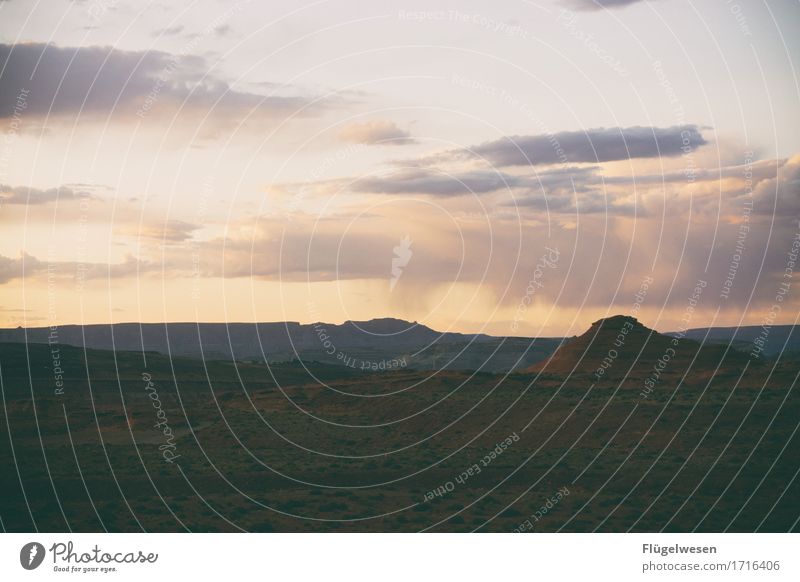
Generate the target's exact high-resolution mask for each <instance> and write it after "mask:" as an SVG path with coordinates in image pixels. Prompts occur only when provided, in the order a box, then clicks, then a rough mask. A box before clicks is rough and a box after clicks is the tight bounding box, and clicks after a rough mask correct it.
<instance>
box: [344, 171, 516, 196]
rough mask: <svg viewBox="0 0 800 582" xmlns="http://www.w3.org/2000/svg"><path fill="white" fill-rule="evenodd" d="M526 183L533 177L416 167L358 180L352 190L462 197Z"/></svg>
mask: <svg viewBox="0 0 800 582" xmlns="http://www.w3.org/2000/svg"><path fill="white" fill-rule="evenodd" d="M523 184H530V180H528V179H524V178H520V177H518V176H513V175H510V174H503V173H501V172H492V171H486V170H476V171H472V172H461V173H457V174H447V173H445V172H441V171H438V170H432V169H424V168H423V169H416V168H414V169H408V170H401V171H399V172H393V173H391V174H387V175H385V176H379V177H369V178H364V179H361V180H357V181H355V182H354V183H353V184H352V186H351V189H352V190H353V191H356V192H366V193H374V194H423V195H431V196H461V195H464V194H485V193H487V192H495V191H497V190H501V189H505V188H513V187H516V186H519V185H523Z"/></svg>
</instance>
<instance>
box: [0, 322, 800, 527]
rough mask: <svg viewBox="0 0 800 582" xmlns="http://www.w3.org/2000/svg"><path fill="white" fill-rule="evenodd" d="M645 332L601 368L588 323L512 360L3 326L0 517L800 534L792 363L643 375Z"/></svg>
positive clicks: (49, 522) (11, 522) (64, 521)
mask: <svg viewBox="0 0 800 582" xmlns="http://www.w3.org/2000/svg"><path fill="white" fill-rule="evenodd" d="M619 323H624V322H622V321H619V320H615V321H612V322H611V324H610V325H611V327H610V328H609V330H612V329H614V328H616V327H617V325H618V324H619ZM604 327H605V324H602V325H600V329H599V330H595V331H597V336H598V337H604V336H605V334H606V331H603V328H604ZM649 334H650V332H649V331H643V330H641V329H638V328H637V330H635V331H634V332H633V333H632V334H631V335H630V337H629V339H628V340H626V341H627V342H630V343H631V344H633V343H634V342H639V341H640V340H642V339H643V338H644V336H645V335H649ZM581 337H583V336H581ZM656 341H657V343H654V344H653V349H649V348H645V349H644V350H641V346H638V348H639V349H637V350H636V351H637V352H638V351H642V355H641V356H639V358H638V360H637V361H641V363H642V366H643V367H642V370H643V374H644V375H640V376H637V377H634V376H632V375H628V376H627V377H626V376H625V375H624V373H623V375H622V378H624V379H621V377H620V376H619V375H617V376H615V375H614V374H616V373H617V372H616V367H617V366H619V368H620V369H623V368H625V367H627V366H629V365H630V364H631V362H632V360H631V359H630V358H631V357H633V356H630V355H629V354H628V352H627V351H625V352H624V353H620V355H619V356H618V360H617V361H616V362H615V365H614V367H613V369H611V370H610V371H609V373H608V374H607V375H603V376H601V377H600V378H599V379H597V380H590V379H589V378H588V377H587V375H591V373H592V372H591V369H592V368H591V366H593V365H594V364H595V363H596V362H590V364H591V365H590V366H587V367H585V368H581V366H583V364H578V362H577V361H575V362H572V364H571V365H570V362H569V361H567V358H568V357H578V358H580V356H581V353H583V352H585V351H586V350H585V349H581V348H582V347H585V342H584V343H580V342H578V343H574V342H573V343H571V345H570V346H565V348H564V350H563V351H562V350H559V355H558V357H556V358H554V359H553V364H554V368H553V369H556V368H557V369H558V370H567V372H559V373H514V374H493V373H486V372H479V373H475V372H464V371H444V372H443V371H437V372H430V371H419V370H411V369H394V370H387V371H384V372H382V373H370V372H368V371H362V370H358V369H352V368H349V367H347V366H342V365H328V364H323V363H319V362H311V363H305V365H304V364H301V363H299V362H285V363H280V364H266V363H251V362H236V361H222V360H220V361H213V360H199V359H196V358H194V359H192V358H183V357H169V356H165V355H162V354H158V353H154V352H150V353H142V352H140V351H135V352H124V351H116V352H114V351H107V350H84V349H82V348H75V347H71V346H64V345H60V346H56V347H55V349H56V351H54V348H53V346H48V345H45V344H38V345H37V344H28V345H25V344H0V396H2V398H1V399H0V402H2V407H3V413H2V414H0V463H2V466H3V467H4V471H2V472H0V491H2V493H3V494H2V496H0V518H2V526H3V528H4V530H6V531H17V532H19V531H34V530H38V531H52V532H67V531H104V530H108V531H132V532H135V531H164V532H183V531H240V530H246V531H376V532H382V531H392V532H394V531H421V530H425V531H474V530H477V531H496V532H511V531H575V532H589V531H609V532H622V531H642V532H654V531H662V530H664V531H673V532H675V531H678V532H687V531H694V530H696V531H715V532H717V531H726V530H727V531H745V532H746V531H790V530H793V531H797V529H798V518H800V505H798V503H797V499H798V498H800V480H798V479H797V475H798V472H799V471H800V459H798V456H797V454H796V451H797V449H798V446H800V436H798V435H800V431H797V423H798V418H800V398H799V397H798V391H797V386H796V384H797V378H798V373H800V366H798V363H797V362H796V361H794V360H790V359H785V358H781V359H779V360H773V361H770V362H767V363H765V364H763V365H759V366H755V365H752V364H750V365H748V364H746V363H745V364H746V365H744V366H741V367H740V366H739V364H740V363H741V362H734V364H735V365H733V364H732V365H731V367H730V368H729V369H728V371H727V372H726V373H725V374H719V373H716V372H717V370H718V369H717V366H716V365H714V362H713V359H712V360H708V359H707V358H699V359H694V360H690V364H689V365H688V367H687V369H686V370H684V372H685V373H684V374H682V375H675V374H669V373H664V374H662V375H661V376H660V377H659V378H658V379H657V380H656V381H655V383H654V387H653V389H652V390H651V391H650V392H648V393H643V390H642V389H641V388H642V386H643V385H644V382H645V381H646V380H647V379H648V376H647V374H646V371H647V370H648V369H649V368H648V366H649V365H652V364H653V363H654V362H657V361H658V359H657V358H658V356H659V354H660V349H661V348H662V347H664V346H665V345H666V344H664V343H663V339H662V338H656ZM595 347H596V348H602V349H600V351H599V353H603V350H606V349H607V346H606V345H605V344H604V345H603V346H599V345H598V346H595ZM595 347H592V348H590V349H589V350H588V351H589V355H590V356H592V357H595V356H594V355H593V354H594V350H595ZM631 347H637V346H633V345H631ZM656 348H657V349H656ZM679 349H680V348H679ZM654 358H655V359H654ZM681 358H682V356H676V361H684V360H681ZM556 363H557V364H558V366H555V364H556ZM709 365H711V368H709ZM576 367H577V368H578V369H584V370H585V373H583V374H574V373H570V370H572V369H573V368H576ZM634 368H635V366H634ZM621 385H624V386H625V387H636V388H638V389H636V390H628V389H623V390H617V388H619V387H620V386H621Z"/></svg>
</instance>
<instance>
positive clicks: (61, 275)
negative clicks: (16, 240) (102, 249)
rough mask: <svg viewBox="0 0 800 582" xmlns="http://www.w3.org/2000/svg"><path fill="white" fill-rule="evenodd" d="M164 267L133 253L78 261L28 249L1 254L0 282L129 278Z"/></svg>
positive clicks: (155, 271) (160, 269)
mask: <svg viewBox="0 0 800 582" xmlns="http://www.w3.org/2000/svg"><path fill="white" fill-rule="evenodd" d="M161 271H162V266H161V265H159V264H157V263H154V262H149V261H144V260H140V259H137V258H135V257H133V256H131V255H129V256H127V257H126V258H125V259H124V260H123V261H122V262H120V263H111V264H108V263H82V262H81V263H79V262H76V261H43V260H41V259H38V258H36V257H35V256H33V255H30V254H28V253H24V252H23V253H20V257H19V258H18V259H14V258H11V257H6V256H4V255H0V284H5V283H8V282H9V281H13V280H14V279H26V280H28V279H43V278H44V279H48V278H54V279H58V280H62V279H73V280H76V281H77V280H78V277H80V278H82V279H85V280H102V279H127V278H132V277H136V276H138V275H144V274H147V273H157V272H161Z"/></svg>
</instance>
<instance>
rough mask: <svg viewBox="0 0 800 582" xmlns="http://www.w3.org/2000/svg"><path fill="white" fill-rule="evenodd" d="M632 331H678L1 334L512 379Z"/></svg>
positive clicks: (787, 342)
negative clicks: (570, 334)
mask: <svg viewBox="0 0 800 582" xmlns="http://www.w3.org/2000/svg"><path fill="white" fill-rule="evenodd" d="M626 322H634V323H632V324H631V325H632V326H633V327H632V330H630V331H633V333H632V335H631V336H630V340H629V341H628V344H629V345H637V344H638V345H639V347H641V346H642V345H644V344H645V343H647V342H646V340H648V338H650V336H651V335H652V334H655V335H656V336H657V337H654V338H650V339H649V344H648V345H650V346H651V348H652V349H655V351H656V352H657V351H658V350H659V349H661V348H662V347H664V346H661V344H663V343H664V342H668V341H669V340H670V337H675V336H676V335H678V334H677V333H676V332H672V333H668V334H663V335H662V334H658V333H656V332H654V331H652V330H649V329H647V328H645V327H644V326H642V325H641V324H640V323H639V322H638V321H636V319H635V318H629V317H627V316H613V317H609V318H606V319H602V320H599V321H597V322H595V323H594V324H593V326H592V328H590V330H589V331H587V332H586V333H585V334H583V335H582V336H580V338H573V339H571V340H570V339H565V338H524V337H493V336H489V335H485V334H463V333H455V332H439V331H435V330H433V329H431V328H429V327H427V326H425V325H422V324H420V323H417V322H409V321H404V320H401V319H393V318H383V319H372V320H369V321H346V322H345V323H343V324H330V323H321V322H320V323H311V324H300V323H298V322H276V323H227V324H226V323H141V324H140V323H118V324H98V325H83V326H82V325H64V326H58V327H56V328H52V329H51V328H49V327H37V328H21V327H20V328H15V329H0V342H13V343H22V342H28V343H36V344H42V343H54V344H58V345H68V346H76V347H86V348H90V349H98V350H111V349H113V350H117V351H129V352H141V351H144V352H158V353H161V354H167V355H172V356H184V357H191V358H205V359H213V360H237V361H251V362H252V361H255V362H260V361H265V360H266V361H268V362H288V361H293V360H301V361H308V362H311V361H314V362H323V363H333V364H340V365H346V366H349V367H351V368H360V369H362V370H371V371H382V370H390V369H396V368H405V367H408V368H415V369H452V370H481V371H486V372H505V371H512V370H522V369H526V368H530V367H532V366H534V365H535V364H537V363H540V362H543V361H545V360H547V359H548V358H550V357H551V356H553V355H554V352H555V351H556V349H557V348H558V347H559V346H561V345H562V344H565V345H564V348H563V349H562V350H560V351H559V354H557V355H558V356H559V358H560V360H561V362H562V363H564V365H565V366H566V365H568V366H571V365H573V364H574V362H575V360H574V359H573V357H572V356H575V357H578V356H580V355H581V354H583V353H584V352H586V349H587V348H588V347H589V344H594V345H595V346H596V347H597V346H599V347H597V348H596V349H600V352H601V353H598V354H595V355H599V356H600V359H601V360H602V358H603V357H605V356H606V355H607V354H606V352H607V351H608V349H610V347H612V346H610V343H611V342H613V340H614V338H613V337H612V338H610V339H609V342H606V341H605V340H604V339H603V338H604V337H605V335H606V334H607V333H611V332H613V334H612V335H614V336H615V337H616V335H617V334H618V332H619V329H618V328H621V327H623V326H625V324H626ZM626 327H627V326H626ZM601 332H602V333H601ZM764 333H765V332H764V329H763V328H762V327H758V326H749V327H739V328H701V329H691V330H688V331H687V332H686V333H685V334H684V338H685V339H688V340H695V341H698V342H705V343H710V344H727V343H731V344H732V345H733V347H735V348H736V349H737V350H740V351H749V349H750V347H751V346H752V343H753V341H754V340H757V339H758V338H759V337H761V338H763V337H764ZM598 334H599V335H598ZM766 338H767V339H766V341H765V342H764V351H763V354H764V355H765V356H774V355H776V354H779V353H781V352H783V351H789V352H791V351H800V333H798V332H797V331H796V327H795V326H791V325H782V326H773V327H772V328H770V329H769V331H768V333H767V334H766ZM578 339H579V340H580V341H577V340H578ZM606 343H609V345H608V346H607V345H606ZM656 344H658V346H656ZM653 346H656V347H653ZM637 349H638V348H637ZM664 349H665V348H664ZM594 351H596V350H590V351H589V352H586V355H585V356H584V358H583V361H585V362H589V361H591V362H593V360H592V357H590V356H591V354H594ZM573 352H574V353H573ZM567 353H569V354H571V355H570V357H569V358H567V357H566V355H565V354H567ZM568 362H572V363H568ZM594 363H596V362H593V364H594ZM556 365H557V362H556V361H551V362H549V363H548V368H549V370H551V371H556V368H554V366H556ZM558 365H559V366H560V365H561V364H558ZM558 371H561V372H564V371H566V370H560V369H559V370H558Z"/></svg>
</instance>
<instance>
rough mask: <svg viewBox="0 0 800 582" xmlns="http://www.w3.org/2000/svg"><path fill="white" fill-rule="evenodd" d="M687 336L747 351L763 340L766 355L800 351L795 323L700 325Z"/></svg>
mask: <svg viewBox="0 0 800 582" xmlns="http://www.w3.org/2000/svg"><path fill="white" fill-rule="evenodd" d="M667 335H670V336H674V335H677V332H669V333H667ZM685 337H688V338H690V339H693V340H696V341H704V342H705V343H722V344H727V343H730V344H733V346H734V347H736V348H739V349H741V350H742V351H747V352H749V351H751V350H752V349H753V345H754V344H753V342H755V341H757V340H763V346H762V347H763V351H762V353H763V354H764V355H766V356H777V355H779V354H781V353H783V352H800V330H799V329H798V328H797V326H795V325H773V326H767V327H763V326H760V325H745V326H742V327H700V328H696V329H689V330H687V331H686V332H685Z"/></svg>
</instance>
